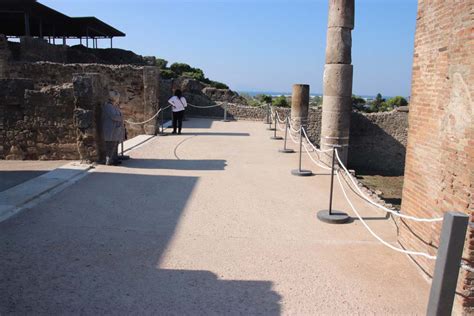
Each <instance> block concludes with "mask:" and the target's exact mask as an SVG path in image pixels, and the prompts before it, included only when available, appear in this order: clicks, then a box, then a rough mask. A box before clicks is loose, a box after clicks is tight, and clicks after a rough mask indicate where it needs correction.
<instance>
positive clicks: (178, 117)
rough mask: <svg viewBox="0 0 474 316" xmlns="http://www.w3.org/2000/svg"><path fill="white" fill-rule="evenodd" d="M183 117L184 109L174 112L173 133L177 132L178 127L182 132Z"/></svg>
mask: <svg viewBox="0 0 474 316" xmlns="http://www.w3.org/2000/svg"><path fill="white" fill-rule="evenodd" d="M183 117H184V111H179V112H173V133H176V128H178V133H181V128H182V127H183Z"/></svg>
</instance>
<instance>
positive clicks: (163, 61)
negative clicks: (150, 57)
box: [155, 57, 168, 69]
mask: <svg viewBox="0 0 474 316" xmlns="http://www.w3.org/2000/svg"><path fill="white" fill-rule="evenodd" d="M166 65H168V61H167V60H166V59H163V58H158V57H157V58H156V60H155V66H156V67H158V68H159V69H166Z"/></svg>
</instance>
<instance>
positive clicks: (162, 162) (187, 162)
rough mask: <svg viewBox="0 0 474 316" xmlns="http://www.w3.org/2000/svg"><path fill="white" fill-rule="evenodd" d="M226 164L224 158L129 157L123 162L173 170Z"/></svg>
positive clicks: (209, 167)
mask: <svg viewBox="0 0 474 316" xmlns="http://www.w3.org/2000/svg"><path fill="white" fill-rule="evenodd" d="M226 166H227V163H226V160H221V159H216V160H212V159H209V160H195V159H131V160H129V161H126V162H124V163H123V167H125V168H139V169H173V170H225V167H226Z"/></svg>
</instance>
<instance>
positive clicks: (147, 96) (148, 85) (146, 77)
mask: <svg viewBox="0 0 474 316" xmlns="http://www.w3.org/2000/svg"><path fill="white" fill-rule="evenodd" d="M159 84H160V71H159V69H158V67H154V66H146V67H143V105H144V108H143V120H148V119H149V118H150V117H152V116H153V115H155V113H156V111H158V109H159V107H158V98H159ZM157 122H158V117H156V118H154V119H153V120H151V121H150V122H148V123H146V124H144V125H143V130H144V132H145V134H148V135H155V134H156V131H157Z"/></svg>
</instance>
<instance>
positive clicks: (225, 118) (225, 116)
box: [222, 103, 229, 122]
mask: <svg viewBox="0 0 474 316" xmlns="http://www.w3.org/2000/svg"><path fill="white" fill-rule="evenodd" d="M222 122H229V120H228V119H227V103H225V104H224V119H223V120H222Z"/></svg>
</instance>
